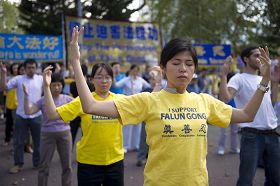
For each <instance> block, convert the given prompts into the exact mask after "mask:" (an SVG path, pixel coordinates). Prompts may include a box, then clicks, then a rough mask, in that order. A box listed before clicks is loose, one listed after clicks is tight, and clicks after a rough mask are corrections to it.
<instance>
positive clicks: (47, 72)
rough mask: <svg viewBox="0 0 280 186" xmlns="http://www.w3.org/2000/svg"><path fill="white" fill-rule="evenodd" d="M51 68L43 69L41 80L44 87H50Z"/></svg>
mask: <svg viewBox="0 0 280 186" xmlns="http://www.w3.org/2000/svg"><path fill="white" fill-rule="evenodd" d="M52 68H53V67H52V66H51V65H50V66H48V67H47V68H45V69H44V71H43V80H44V85H45V86H50V84H51V80H52V71H51V69H52Z"/></svg>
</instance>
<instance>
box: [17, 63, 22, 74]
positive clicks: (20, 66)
mask: <svg viewBox="0 0 280 186" xmlns="http://www.w3.org/2000/svg"><path fill="white" fill-rule="evenodd" d="M22 67H24V64H23V63H20V64H19V65H18V68H17V70H18V75H22V74H19V73H20V69H21V68H22Z"/></svg>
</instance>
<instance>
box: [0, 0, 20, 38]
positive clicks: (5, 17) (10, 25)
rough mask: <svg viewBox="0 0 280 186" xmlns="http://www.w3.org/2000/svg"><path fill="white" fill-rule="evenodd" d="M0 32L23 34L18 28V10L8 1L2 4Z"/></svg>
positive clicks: (5, 0) (0, 6) (0, 3)
mask: <svg viewBox="0 0 280 186" xmlns="http://www.w3.org/2000/svg"><path fill="white" fill-rule="evenodd" d="M0 8H1V10H0V23H1V26H0V32H1V33H22V30H21V29H20V28H18V26H17V25H18V22H17V20H18V15H19V12H18V9H17V7H16V6H15V5H14V4H11V3H10V2H8V1H7V0H4V1H1V2H0Z"/></svg>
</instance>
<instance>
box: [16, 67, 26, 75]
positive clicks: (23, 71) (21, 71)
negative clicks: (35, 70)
mask: <svg viewBox="0 0 280 186" xmlns="http://www.w3.org/2000/svg"><path fill="white" fill-rule="evenodd" d="M18 74H19V75H23V74H25V69H24V66H21V67H20V69H19V71H18Z"/></svg>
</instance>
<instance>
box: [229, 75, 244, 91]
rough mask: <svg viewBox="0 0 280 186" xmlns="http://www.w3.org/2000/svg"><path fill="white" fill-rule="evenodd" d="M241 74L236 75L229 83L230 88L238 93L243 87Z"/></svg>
mask: <svg viewBox="0 0 280 186" xmlns="http://www.w3.org/2000/svg"><path fill="white" fill-rule="evenodd" d="M240 77H241V76H240V74H236V75H234V76H233V77H232V78H231V79H230V80H229V82H228V85H227V86H228V87H231V88H233V89H235V90H236V91H237V92H238V91H239V89H240V87H241V81H240Z"/></svg>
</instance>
